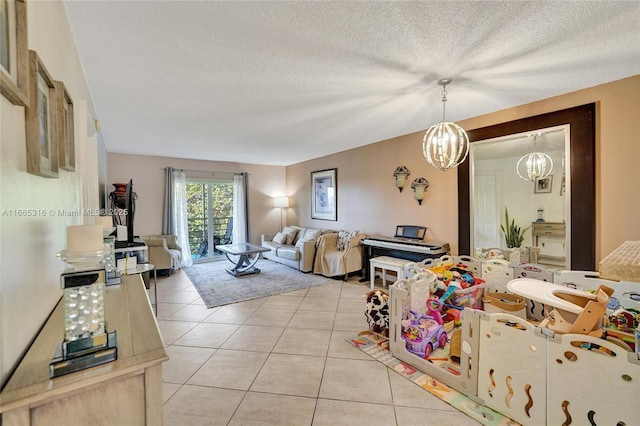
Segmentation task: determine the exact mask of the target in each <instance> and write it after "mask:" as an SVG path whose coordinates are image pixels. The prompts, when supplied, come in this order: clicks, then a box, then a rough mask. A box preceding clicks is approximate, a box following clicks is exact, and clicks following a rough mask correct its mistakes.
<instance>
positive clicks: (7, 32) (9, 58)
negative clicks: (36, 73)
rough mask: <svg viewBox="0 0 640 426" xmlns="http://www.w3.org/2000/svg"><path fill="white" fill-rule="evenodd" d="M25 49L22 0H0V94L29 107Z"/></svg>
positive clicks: (23, 5) (25, 38)
mask: <svg viewBox="0 0 640 426" xmlns="http://www.w3.org/2000/svg"><path fill="white" fill-rule="evenodd" d="M28 74H29V48H28V45H27V7H26V5H25V2H24V0H0V92H1V93H2V96H4V97H5V98H7V99H9V101H11V103H12V104H14V105H19V106H25V107H26V106H29V76H28Z"/></svg>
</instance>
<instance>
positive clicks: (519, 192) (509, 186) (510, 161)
mask: <svg viewBox="0 0 640 426" xmlns="http://www.w3.org/2000/svg"><path fill="white" fill-rule="evenodd" d="M547 154H549V156H550V157H551V160H552V161H553V165H554V166H553V170H552V172H551V176H553V178H552V185H551V192H550V193H534V185H535V184H534V183H533V182H528V181H525V180H523V179H521V178H520V177H519V176H518V175H517V173H516V169H515V165H516V164H517V163H518V160H520V157H510V158H500V159H494V160H476V161H475V162H474V167H475V172H476V173H486V172H495V173H496V174H498V175H500V176H502V182H501V183H502V187H501V188H498V191H499V192H500V194H499V196H498V200H502V204H501V205H499V206H498V212H499V216H498V218H499V220H500V224H504V209H505V207H506V208H507V209H509V219H514V220H515V223H516V225H518V226H520V227H521V228H522V229H525V228H527V227H528V226H530V225H531V222H534V221H535V220H536V219H537V218H538V209H539V208H542V209H544V220H545V221H546V222H564V221H565V217H566V216H565V207H564V204H565V203H564V196H560V182H561V181H562V173H563V171H562V169H561V168H562V153H561V152H547ZM498 232H500V227H499V226H498ZM499 237H500V238H499V241H500V243H501V244H500V246H501V247H503V248H506V244H505V241H504V236H503V235H502V234H500V236H499ZM531 240H532V238H531V231H527V232H526V233H525V239H524V242H523V245H524V246H529V245H532V242H531Z"/></svg>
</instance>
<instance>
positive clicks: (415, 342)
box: [402, 299, 447, 359]
mask: <svg viewBox="0 0 640 426" xmlns="http://www.w3.org/2000/svg"><path fill="white" fill-rule="evenodd" d="M429 300H430V301H431V300H435V299H429ZM437 302H440V301H439V300H438V301H437ZM411 315H412V316H413V319H410V320H406V324H403V325H405V326H404V327H403V331H402V339H403V340H404V341H405V342H406V344H407V350H408V351H409V352H411V353H412V354H414V355H418V356H420V357H422V358H426V359H428V358H429V356H430V355H431V353H432V352H433V350H434V349H437V348H442V347H444V346H445V345H446V344H447V332H446V331H445V330H444V328H443V326H442V324H438V322H437V321H436V320H435V319H434V318H433V317H431V316H427V315H420V316H418V315H417V314H416V312H414V311H411ZM440 321H442V319H440Z"/></svg>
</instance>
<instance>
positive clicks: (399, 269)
mask: <svg viewBox="0 0 640 426" xmlns="http://www.w3.org/2000/svg"><path fill="white" fill-rule="evenodd" d="M407 263H410V261H408V260H407V259H398V258H397V257H390V256H376V257H372V258H371V259H369V267H370V268H371V273H370V276H371V290H373V288H374V284H375V281H376V268H380V269H381V270H382V273H381V275H382V286H383V287H386V286H387V277H386V274H387V271H394V272H395V273H396V276H397V279H398V280H401V279H403V278H404V267H405V265H406V264H407Z"/></svg>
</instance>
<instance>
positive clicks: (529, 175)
mask: <svg viewBox="0 0 640 426" xmlns="http://www.w3.org/2000/svg"><path fill="white" fill-rule="evenodd" d="M537 140H538V135H537V134H535V135H533V151H532V152H531V153H529V154H525V155H523V156H522V158H521V159H520V160H518V164H516V172H517V173H518V176H520V178H521V179H524V180H526V181H531V182H536V181H537V180H539V179H544V178H546V177H547V176H549V174H550V173H551V170H552V169H553V160H552V159H551V157H549V156H548V155H547V154H545V153H544V152H536V142H537Z"/></svg>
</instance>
